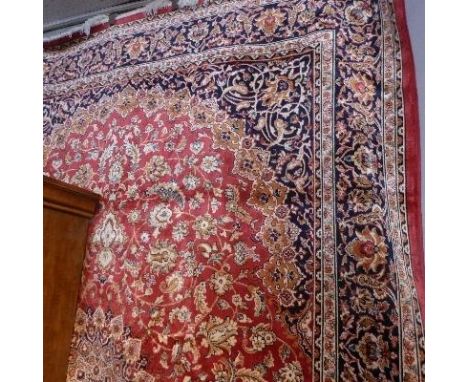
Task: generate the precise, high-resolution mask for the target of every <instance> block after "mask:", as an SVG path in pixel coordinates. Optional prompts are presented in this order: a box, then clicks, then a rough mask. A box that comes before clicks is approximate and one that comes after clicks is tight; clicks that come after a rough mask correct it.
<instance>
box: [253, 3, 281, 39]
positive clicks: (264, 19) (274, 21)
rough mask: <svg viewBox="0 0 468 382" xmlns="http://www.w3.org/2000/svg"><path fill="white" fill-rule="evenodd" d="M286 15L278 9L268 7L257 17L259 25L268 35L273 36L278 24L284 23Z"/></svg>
mask: <svg viewBox="0 0 468 382" xmlns="http://www.w3.org/2000/svg"><path fill="white" fill-rule="evenodd" d="M283 20H284V15H283V14H282V12H281V11H280V10H278V9H274V8H272V9H268V10H266V11H265V12H263V13H262V14H261V15H260V17H258V18H257V20H256V24H257V26H258V27H259V28H260V29H261V30H262V31H263V32H264V33H265V34H266V35H267V36H271V35H273V33H274V32H275V31H276V29H277V28H278V26H280V25H281V24H282V23H283Z"/></svg>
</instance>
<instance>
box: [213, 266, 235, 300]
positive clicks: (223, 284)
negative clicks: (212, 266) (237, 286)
mask: <svg viewBox="0 0 468 382" xmlns="http://www.w3.org/2000/svg"><path fill="white" fill-rule="evenodd" d="M232 280H233V278H232V276H231V275H230V274H229V273H224V272H216V273H215V274H213V276H211V280H210V283H211V286H212V287H213V289H214V291H215V292H216V294H217V295H220V296H222V295H223V294H225V293H226V292H227V291H228V290H229V289H230V288H231V286H232Z"/></svg>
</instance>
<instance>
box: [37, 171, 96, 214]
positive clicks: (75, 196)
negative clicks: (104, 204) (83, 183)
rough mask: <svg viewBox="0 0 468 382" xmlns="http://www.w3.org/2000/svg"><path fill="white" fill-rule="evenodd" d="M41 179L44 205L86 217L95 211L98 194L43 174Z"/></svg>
mask: <svg viewBox="0 0 468 382" xmlns="http://www.w3.org/2000/svg"><path fill="white" fill-rule="evenodd" d="M43 180H44V182H43V193H44V196H43V205H44V207H47V208H52V209H55V210H58V211H62V212H67V213H69V214H73V215H77V216H82V217H86V218H91V217H92V216H93V215H94V213H95V212H96V208H97V205H98V202H99V199H100V198H101V196H100V195H98V194H96V193H94V192H91V191H87V190H83V189H81V188H79V187H77V186H74V185H71V184H67V183H64V182H61V181H59V180H56V179H52V178H49V177H47V176H45V175H44V177H43Z"/></svg>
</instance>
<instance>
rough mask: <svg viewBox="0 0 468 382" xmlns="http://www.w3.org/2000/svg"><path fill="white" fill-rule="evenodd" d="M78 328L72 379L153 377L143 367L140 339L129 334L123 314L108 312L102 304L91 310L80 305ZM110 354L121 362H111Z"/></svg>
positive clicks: (103, 379)
mask: <svg viewBox="0 0 468 382" xmlns="http://www.w3.org/2000/svg"><path fill="white" fill-rule="evenodd" d="M75 330H76V333H77V336H76V337H75V338H74V340H73V341H74V342H73V343H72V347H73V348H74V349H77V350H76V351H75V352H72V354H71V357H70V365H69V369H68V380H69V381H91V380H93V381H105V380H116V381H128V382H130V381H145V382H153V381H154V377H153V376H151V375H150V374H149V373H147V372H146V371H145V370H144V365H145V363H146V361H145V360H144V359H142V355H141V340H140V339H138V338H132V337H131V336H130V332H129V331H128V330H126V329H125V328H124V323H123V320H122V316H114V317H113V316H112V315H108V314H105V313H104V311H103V309H102V308H101V307H98V308H97V309H96V310H95V311H94V313H92V314H91V312H88V313H86V312H84V311H83V310H81V309H78V311H77V318H76V325H75ZM109 357H112V359H113V360H118V361H117V362H118V364H115V363H109Z"/></svg>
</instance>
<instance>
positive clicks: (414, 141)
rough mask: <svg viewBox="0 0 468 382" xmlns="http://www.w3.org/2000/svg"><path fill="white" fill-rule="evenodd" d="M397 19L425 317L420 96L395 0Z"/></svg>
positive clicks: (416, 272)
mask: <svg viewBox="0 0 468 382" xmlns="http://www.w3.org/2000/svg"><path fill="white" fill-rule="evenodd" d="M395 17H396V22H397V28H398V32H399V35H400V40H401V55H402V64H403V97H404V106H405V122H406V153H405V154H406V207H407V214H408V231H409V239H410V245H411V262H412V267H413V277H414V281H415V284H416V290H417V293H418V298H419V304H420V307H421V315H422V320H423V323H424V321H425V317H424V308H425V301H424V298H425V297H424V244H423V230H422V214H421V143H420V131H419V114H418V113H419V108H418V94H417V89H416V76H415V70H414V60H413V53H412V50H411V41H410V36H409V32H408V26H407V24H406V11H405V1H404V0H395Z"/></svg>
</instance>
